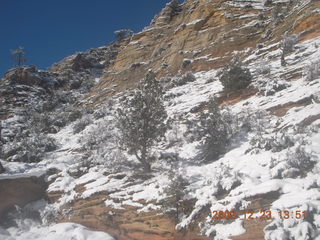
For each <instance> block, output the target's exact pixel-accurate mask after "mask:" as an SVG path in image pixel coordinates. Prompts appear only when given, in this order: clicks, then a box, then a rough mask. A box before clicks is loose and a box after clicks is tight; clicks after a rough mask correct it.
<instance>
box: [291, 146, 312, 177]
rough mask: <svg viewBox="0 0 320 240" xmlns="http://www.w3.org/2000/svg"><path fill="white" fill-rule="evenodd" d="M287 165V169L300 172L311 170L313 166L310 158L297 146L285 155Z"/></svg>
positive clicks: (302, 148) (309, 155)
mask: <svg viewBox="0 0 320 240" xmlns="http://www.w3.org/2000/svg"><path fill="white" fill-rule="evenodd" d="M287 164H288V166H289V167H292V168H296V169H299V170H300V171H301V172H304V171H308V170H311V169H312V168H313V166H314V164H315V162H314V161H313V160H312V156H311V154H310V153H308V152H307V151H306V150H305V148H304V147H302V146H298V147H296V148H295V149H294V150H289V151H288V153H287Z"/></svg>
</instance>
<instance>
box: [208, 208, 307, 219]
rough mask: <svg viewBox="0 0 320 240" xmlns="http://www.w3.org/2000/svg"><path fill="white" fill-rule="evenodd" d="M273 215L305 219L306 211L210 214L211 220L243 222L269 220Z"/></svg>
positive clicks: (224, 212)
mask: <svg viewBox="0 0 320 240" xmlns="http://www.w3.org/2000/svg"><path fill="white" fill-rule="evenodd" d="M275 215H277V216H278V218H280V219H290V218H295V219H306V218H307V211H300V210H294V211H289V210H277V211H275V210H274V211H271V210H260V211H241V212H239V211H238V212H237V211H228V210H226V211H213V212H212V213H211V219H213V220H222V219H243V220H253V219H258V220H269V219H273V218H275Z"/></svg>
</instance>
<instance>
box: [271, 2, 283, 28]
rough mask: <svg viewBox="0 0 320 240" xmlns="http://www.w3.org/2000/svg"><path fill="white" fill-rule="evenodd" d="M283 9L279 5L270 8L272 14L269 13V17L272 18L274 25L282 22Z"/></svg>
mask: <svg viewBox="0 0 320 240" xmlns="http://www.w3.org/2000/svg"><path fill="white" fill-rule="evenodd" d="M284 14H285V9H284V8H283V7H282V6H280V5H279V4H277V5H275V6H274V7H273V8H272V12H271V16H272V21H273V22H274V23H275V24H278V23H280V22H281V21H283V19H284V17H285V15H284Z"/></svg>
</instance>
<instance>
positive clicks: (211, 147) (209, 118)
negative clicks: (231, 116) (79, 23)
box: [200, 98, 230, 161]
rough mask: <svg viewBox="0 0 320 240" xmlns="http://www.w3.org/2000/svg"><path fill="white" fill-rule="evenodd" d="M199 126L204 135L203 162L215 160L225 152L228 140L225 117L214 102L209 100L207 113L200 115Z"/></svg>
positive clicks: (227, 127)
mask: <svg viewBox="0 0 320 240" xmlns="http://www.w3.org/2000/svg"><path fill="white" fill-rule="evenodd" d="M200 126H201V128H202V130H203V131H204V133H205V142H204V145H203V159H204V161H212V160H216V159H217V158H218V157H219V156H220V155H221V154H222V153H224V152H225V149H226V146H227V144H228V139H229V135H230V134H229V133H230V129H229V125H228V121H226V119H225V117H224V116H223V115H222V113H221V112H220V108H219V106H218V104H217V102H216V100H215V98H211V99H210V100H209V103H208V111H207V112H204V113H202V115H201V117H200Z"/></svg>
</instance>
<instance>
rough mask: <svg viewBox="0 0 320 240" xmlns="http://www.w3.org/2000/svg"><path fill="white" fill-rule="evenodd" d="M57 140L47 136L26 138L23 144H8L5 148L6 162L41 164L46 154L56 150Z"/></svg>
mask: <svg viewBox="0 0 320 240" xmlns="http://www.w3.org/2000/svg"><path fill="white" fill-rule="evenodd" d="M56 148H57V144H56V142H55V140H54V139H53V138H51V137H49V136H47V135H34V136H32V137H29V138H27V137H25V138H23V139H22V141H21V142H13V143H8V144H6V145H5V146H4V149H3V151H4V157H5V160H6V161H12V162H27V163H31V162H40V161H41V160H42V159H43V157H44V156H45V153H47V152H51V151H54V150H56Z"/></svg>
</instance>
